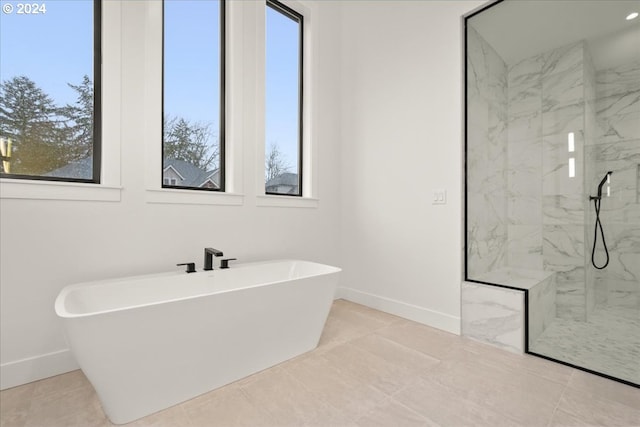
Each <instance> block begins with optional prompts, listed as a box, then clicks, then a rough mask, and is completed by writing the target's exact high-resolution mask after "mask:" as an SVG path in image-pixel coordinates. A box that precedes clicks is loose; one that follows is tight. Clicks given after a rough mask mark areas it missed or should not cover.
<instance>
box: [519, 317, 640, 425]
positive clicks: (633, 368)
mask: <svg viewBox="0 0 640 427" xmlns="http://www.w3.org/2000/svg"><path fill="white" fill-rule="evenodd" d="M638 331H640V310H639V309H637V308H635V307H606V306H604V307H596V309H595V310H594V311H593V313H590V314H589V316H588V319H587V321H586V322H585V321H579V320H573V319H555V320H554V321H553V323H551V325H549V327H548V328H547V329H546V330H545V331H544V332H543V333H542V335H540V337H538V339H537V340H536V341H535V342H534V343H532V344H531V351H532V352H534V353H538V354H542V355H545V356H549V357H552V358H554V359H557V360H563V361H565V362H568V363H571V364H574V365H577V366H582V367H584V368H587V369H591V370H594V371H597V372H604V373H605V374H608V375H611V376H613V377H616V378H621V379H623V380H626V381H630V382H632V383H635V384H640V334H639V333H638ZM639 424H640V423H639Z"/></svg>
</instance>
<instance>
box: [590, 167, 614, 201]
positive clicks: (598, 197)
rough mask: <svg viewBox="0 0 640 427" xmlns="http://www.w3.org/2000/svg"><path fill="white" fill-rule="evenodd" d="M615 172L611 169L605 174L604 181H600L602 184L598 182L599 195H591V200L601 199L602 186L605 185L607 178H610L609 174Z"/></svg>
mask: <svg viewBox="0 0 640 427" xmlns="http://www.w3.org/2000/svg"><path fill="white" fill-rule="evenodd" d="M612 173H613V171H609V172H607V173H606V174H605V175H604V178H602V181H600V184H598V195H597V196H589V200H600V199H602V186H603V185H604V183H605V182H607V180H608V179H609V176H610V175H611V174H612Z"/></svg>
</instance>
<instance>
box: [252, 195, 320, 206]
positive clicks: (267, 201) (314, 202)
mask: <svg viewBox="0 0 640 427" xmlns="http://www.w3.org/2000/svg"><path fill="white" fill-rule="evenodd" d="M319 202H320V200H318V199H314V198H311V197H294V196H275V195H271V194H265V195H259V196H256V206H261V207H281V208H317V207H318V203H319Z"/></svg>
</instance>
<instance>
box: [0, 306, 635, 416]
mask: <svg viewBox="0 0 640 427" xmlns="http://www.w3.org/2000/svg"><path fill="white" fill-rule="evenodd" d="M0 425H1V426H2V427H57V426H66V427H74V426H77V427H112V424H111V423H110V422H109V421H108V420H107V418H106V416H105V414H104V412H103V411H102V408H101V406H100V402H99V400H98V397H97V395H96V393H95V391H94V390H93V387H92V386H91V384H90V383H89V381H88V380H87V379H86V377H85V376H84V374H83V373H82V371H79V370H78V371H74V372H70V373H67V374H64V375H59V376H56V377H52V378H48V379H45V380H42V381H37V382H34V383H31V384H26V385H24V386H20V387H15V388H13V389H9V390H4V391H2V392H0ZM129 425H131V426H133V427H145V426H158V427H164V426H180V427H213V426H225V427H227V426H228V427H234V426H257V427H281V426H284V427H286V426H296V427H297V426H308V427H332V426H335V427H364V426H434V425H439V426H456V427H457V426H473V427H476V426H519V425H523V426H535V427H538V426H547V425H549V426H585V425H586V426H588V425H594V426H640V389H638V388H634V387H630V386H626V385H624V384H620V383H616V382H614V381H610V380H608V379H605V378H602V377H598V376H595V375H591V374H588V373H585V372H582V371H578V370H575V369H573V368H571V367H567V366H564V365H560V364H556V363H553V362H550V361H547V360H544V359H542V358H537V357H533V356H530V355H517V354H513V353H509V352H505V351H503V350H500V349H496V348H494V347H491V346H488V345H486V344H483V343H478V342H475V341H472V340H469V339H466V338H461V337H459V336H456V335H453V334H449V333H447V332H443V331H439V330H436V329H434V328H430V327H427V326H424V325H420V324H418V323H415V322H411V321H408V320H403V319H400V318H398V317H396V316H392V315H389V314H386V313H382V312H379V311H376V310H373V309H370V308H368V307H364V306H361V305H358V304H353V303H350V302H347V301H341V300H339V301H336V302H335V303H334V305H333V307H332V310H331V313H330V315H329V319H328V320H327V324H326V327H325V330H324V333H323V335H322V339H321V343H320V345H319V347H318V348H317V349H315V350H313V351H311V352H308V353H305V354H303V355H300V356H298V357H296V358H293V359H291V360H289V361H287V362H284V363H281V364H280V365H277V366H275V367H273V368H270V369H266V370H264V371H262V372H259V373H257V374H254V375H251V376H249V377H247V378H243V379H241V380H239V381H236V382H235V383H233V384H229V385H227V386H225V387H221V388H219V389H216V390H213V391H211V392H209V393H205V394H203V395H201V396H198V397H196V398H194V399H191V400H189V401H187V402H184V403H182V404H180V405H176V406H174V407H171V408H168V409H166V410H164V411H160V412H158V413H155V414H152V415H150V416H148V417H144V418H142V419H140V420H137V421H135V422H134V423H131V424H129Z"/></svg>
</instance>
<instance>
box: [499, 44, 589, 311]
mask: <svg viewBox="0 0 640 427" xmlns="http://www.w3.org/2000/svg"><path fill="white" fill-rule="evenodd" d="M585 64H587V65H585ZM590 64H591V61H590V57H589V56H588V52H587V49H586V46H585V44H584V42H578V43H574V44H570V45H568V46H563V47H560V48H558V49H554V50H552V51H549V52H545V53H543V54H539V55H536V56H533V57H530V58H527V59H525V60H523V61H520V62H519V63H517V64H515V65H513V66H511V67H510V68H509V72H508V94H509V105H508V125H507V127H508V136H509V138H508V139H509V141H508V160H509V161H508V218H509V227H508V242H509V243H508V246H509V251H508V255H507V265H508V266H509V267H519V268H525V269H535V270H546V271H552V272H556V285H557V299H556V304H557V314H558V316H559V317H565V318H572V319H578V320H584V319H585V316H586V306H587V291H586V288H585V268H584V265H585V244H584V242H585V231H584V214H585V207H586V203H585V200H586V196H585V191H584V187H585V186H584V181H585V150H584V145H585V139H586V138H587V135H586V126H585V122H586V121H587V120H586V118H585V114H586V110H587V107H586V93H587V91H588V87H591V86H592V85H591V86H590V84H588V83H585V82H586V80H588V73H589V71H585V70H587V68H590V67H591V68H592V66H591V65H590ZM592 74H593V73H592ZM585 77H586V78H585ZM591 81H593V78H592V79H591ZM569 139H572V140H573V150H572V151H570V148H569ZM570 159H573V160H572V162H573V163H574V166H575V173H574V174H573V176H570V170H569V168H570V166H569V164H570Z"/></svg>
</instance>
